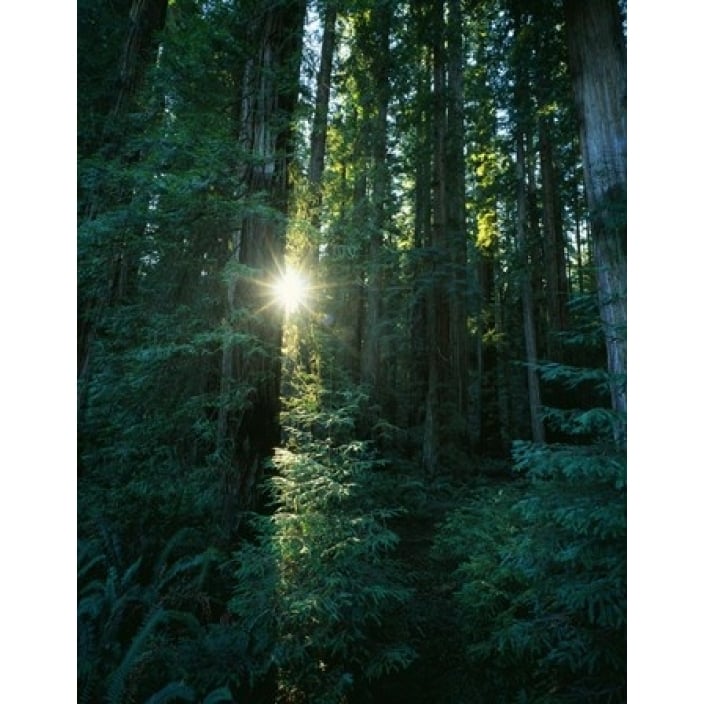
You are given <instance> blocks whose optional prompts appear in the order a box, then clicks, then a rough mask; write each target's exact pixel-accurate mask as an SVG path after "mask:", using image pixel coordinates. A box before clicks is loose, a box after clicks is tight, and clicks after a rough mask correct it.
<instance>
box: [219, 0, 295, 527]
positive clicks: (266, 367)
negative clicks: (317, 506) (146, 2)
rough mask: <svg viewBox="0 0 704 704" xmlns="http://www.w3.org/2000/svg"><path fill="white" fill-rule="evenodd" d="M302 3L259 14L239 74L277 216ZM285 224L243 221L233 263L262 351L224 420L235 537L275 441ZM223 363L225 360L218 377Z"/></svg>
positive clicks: (255, 166)
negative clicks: (240, 399)
mask: <svg viewBox="0 0 704 704" xmlns="http://www.w3.org/2000/svg"><path fill="white" fill-rule="evenodd" d="M304 17H305V2H303V0H290V1H289V2H283V3H277V4H276V5H275V6H273V7H270V8H268V9H267V10H266V11H265V12H264V13H263V17H262V20H261V24H259V25H258V26H257V27H256V31H257V33H258V52H257V54H256V56H255V57H254V58H252V60H251V62H250V65H249V67H248V70H247V71H245V79H246V80H247V85H246V86H245V88H244V94H245V95H246V96H248V100H247V101H245V104H244V106H243V114H242V116H241V119H242V129H241V135H242V137H243V138H244V139H245V144H244V145H243V146H245V148H246V149H247V151H248V152H249V153H250V154H251V157H252V161H251V163H250V164H249V167H248V173H247V188H248V191H249V193H251V194H253V195H254V194H261V193H265V194H266V195H267V198H268V202H269V204H270V205H271V206H272V207H273V209H274V210H275V211H278V213H280V215H282V216H285V215H286V213H287V208H288V196H289V191H290V183H289V162H290V159H291V152H292V147H293V144H292V131H291V126H290V125H291V120H292V116H293V113H294V109H295V105H296V99H297V93H298V72H299V67H300V56H301V46H302V37H303V21H304ZM284 223H285V218H284V217H277V216H276V215H275V214H274V213H272V214H259V213H258V214H252V215H248V216H247V217H245V218H244V220H243V222H242V236H241V246H240V251H239V261H240V263H241V264H244V265H246V266H247V267H249V268H251V269H253V270H255V271H256V272H257V278H256V279H249V278H247V279H242V280H241V281H239V282H238V291H239V304H240V305H243V306H244V307H245V308H246V309H247V321H246V322H245V323H244V325H245V332H246V333H248V334H250V335H252V336H254V337H255V338H256V339H257V343H258V345H259V346H260V350H258V351H256V352H252V351H251V350H241V349H238V350H236V351H235V359H234V370H235V375H236V377H237V378H238V379H239V380H240V381H241V382H243V383H245V384H247V385H249V386H250V387H251V390H250V393H249V397H248V398H247V400H246V405H245V409H244V411H242V412H241V413H239V414H238V417H237V418H236V419H233V418H230V419H229V423H230V427H229V428H228V431H229V433H230V437H231V438H232V441H233V446H234V456H233V457H232V464H231V465H230V466H227V467H225V469H224V474H223V489H224V507H225V521H226V524H227V526H228V527H229V529H230V531H231V532H232V533H234V532H235V531H236V530H237V527H238V524H239V517H240V515H241V511H242V510H245V509H249V508H252V507H253V506H254V505H255V503H256V502H255V496H254V492H253V490H254V487H255V486H256V484H257V482H258V481H259V479H260V477H261V473H262V470H263V467H264V461H265V459H266V458H267V457H268V456H270V455H271V453H272V451H273V448H274V447H275V446H276V445H277V444H278V443H279V442H280V430H279V419H278V413H279V394H280V380H281V339H282V322H283V321H282V313H281V311H278V310H276V308H275V307H274V306H271V305H267V304H268V303H270V301H269V300H268V298H269V297H270V291H269V288H268V287H267V286H266V285H262V282H268V281H271V280H272V279H274V278H275V277H276V276H277V274H278V271H279V267H280V266H281V262H282V261H283V254H284V245H285V242H284V238H285V224H284ZM227 372H228V365H227V363H226V360H225V359H224V360H223V373H224V374H227Z"/></svg>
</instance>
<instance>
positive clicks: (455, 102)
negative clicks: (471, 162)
mask: <svg viewBox="0 0 704 704" xmlns="http://www.w3.org/2000/svg"><path fill="white" fill-rule="evenodd" d="M463 67H464V51H463V46H462V11H461V7H460V2H459V0H448V16H447V142H446V150H447V158H446V167H447V240H448V247H449V249H450V252H449V261H450V262H451V266H452V270H451V272H450V276H449V277H448V283H449V290H448V298H449V316H450V321H449V328H450V329H449V358H450V369H449V377H450V378H449V392H450V393H449V395H450V397H451V399H452V402H453V405H454V409H453V411H454V413H455V414H456V416H457V419H458V421H459V422H458V427H462V428H464V431H463V435H465V436H466V437H463V438H461V440H462V444H463V445H465V446H466V445H468V436H469V433H468V429H467V428H466V427H465V426H466V423H467V411H468V398H467V383H468V374H467V372H468V369H467V367H468V350H467V283H468V280H467V234H466V218H465V158H464V134H465V129H464V80H463V77H464V73H463Z"/></svg>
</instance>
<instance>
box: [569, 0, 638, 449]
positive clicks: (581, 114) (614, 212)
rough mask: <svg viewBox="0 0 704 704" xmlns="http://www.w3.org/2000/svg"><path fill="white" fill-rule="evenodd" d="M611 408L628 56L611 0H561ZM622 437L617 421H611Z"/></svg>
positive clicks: (618, 324) (617, 395) (621, 333)
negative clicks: (579, 141)
mask: <svg viewBox="0 0 704 704" xmlns="http://www.w3.org/2000/svg"><path fill="white" fill-rule="evenodd" d="M565 18H566V27H567V43H568V49H569V59H570V69H571V72H572V83H573V87H574V95H575V101H576V106H577V115H578V119H579V126H580V137H581V147H582V160H583V164H584V180H585V185H586V194H587V203H588V205H589V210H590V220H591V229H592V238H593V246H594V261H595V264H596V269H597V273H596V275H597V285H598V292H599V305H600V310H601V319H602V325H603V328H604V335H605V339H606V350H607V361H608V369H609V372H610V374H611V402H612V406H613V408H614V410H616V411H619V412H622V413H625V412H626V383H625V374H626V220H625V205H626V56H625V44H624V39H623V32H622V29H621V20H620V16H619V11H618V4H617V2H616V0H590V2H582V1H581V0H565ZM615 432H616V436H617V440H619V441H623V440H624V439H625V438H624V434H623V431H622V429H616V431H615Z"/></svg>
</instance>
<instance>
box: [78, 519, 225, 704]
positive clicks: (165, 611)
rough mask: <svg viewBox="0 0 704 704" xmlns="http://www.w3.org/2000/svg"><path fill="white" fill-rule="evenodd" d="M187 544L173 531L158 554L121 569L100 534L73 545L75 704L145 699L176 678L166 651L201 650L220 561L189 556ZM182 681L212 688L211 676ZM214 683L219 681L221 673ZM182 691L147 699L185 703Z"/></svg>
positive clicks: (116, 550)
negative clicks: (76, 547)
mask: <svg viewBox="0 0 704 704" xmlns="http://www.w3.org/2000/svg"><path fill="white" fill-rule="evenodd" d="M191 538H192V536H191V535H190V532H189V531H180V532H179V533H177V534H176V535H174V536H173V537H172V539H171V540H169V541H168V543H167V544H166V545H165V546H164V547H163V548H162V549H161V551H160V552H158V553H156V554H148V553H145V554H144V555H143V556H142V557H139V558H137V559H136V560H134V561H133V562H131V563H130V564H129V565H127V566H126V567H124V566H123V564H124V561H123V559H122V557H121V554H122V552H123V551H122V549H121V548H120V547H119V545H118V544H117V543H116V542H115V540H113V539H111V538H110V537H109V536H108V535H107V534H106V536H105V537H104V539H103V540H102V541H101V540H96V539H94V540H81V541H80V542H79V555H78V567H79V572H78V613H77V615H78V686H79V701H80V702H83V703H87V702H97V701H100V702H108V703H110V704H122V702H124V701H128V700H130V699H133V698H135V697H140V696H141V697H146V695H147V694H148V693H149V692H150V690H151V691H154V689H156V687H157V686H158V685H160V684H161V683H163V682H164V680H166V679H168V678H169V675H173V674H175V673H176V672H178V670H177V669H176V668H175V667H174V666H173V665H172V664H171V663H170V658H171V654H172V652H173V651H178V650H179V649H180V650H186V648H185V647H184V646H185V644H190V643H193V644H195V643H198V644H199V646H198V647H200V648H203V647H204V643H207V642H208V640H209V639H210V638H211V637H212V634H210V633H209V632H208V630H206V625H205V621H206V620H207V618H208V611H209V609H210V608H211V607H210V602H211V597H210V596H209V595H208V585H209V583H210V582H211V581H212V576H211V575H212V571H213V569H214V568H215V566H216V565H217V564H218V563H219V562H220V561H221V559H220V558H219V556H218V554H217V553H216V552H215V551H213V550H206V551H204V552H201V553H197V554H193V553H192V552H190V542H191ZM233 635H234V634H233ZM230 640H231V641H232V637H230ZM230 649H231V646H230ZM207 667H212V664H209V665H207ZM189 676H190V678H191V680H192V683H193V684H194V685H195V686H197V687H198V688H199V689H201V687H203V688H204V687H207V686H208V685H210V686H211V687H212V686H213V684H214V682H213V673H212V672H205V673H203V672H201V673H200V674H199V676H197V677H194V676H193V674H192V673H189ZM216 677H218V678H220V681H222V679H221V678H222V674H221V673H218V674H217V675H216ZM187 689H188V691H192V690H191V689H190V688H186V685H185V684H183V685H181V686H177V684H175V683H172V684H171V685H169V686H166V687H162V689H161V690H160V691H159V693H158V695H159V696H158V697H157V695H154V697H156V698H155V699H154V701H170V700H172V699H173V698H174V697H176V696H180V697H181V698H182V699H183V698H186V700H189V699H188V696H189V695H188V693H187ZM201 691H203V690H201ZM204 691H207V689H205V690H204ZM189 701H194V699H190V700H189Z"/></svg>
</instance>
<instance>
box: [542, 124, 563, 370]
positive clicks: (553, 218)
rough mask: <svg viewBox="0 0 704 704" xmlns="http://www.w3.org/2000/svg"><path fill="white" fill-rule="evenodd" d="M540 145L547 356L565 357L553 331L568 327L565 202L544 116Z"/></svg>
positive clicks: (557, 358)
mask: <svg viewBox="0 0 704 704" xmlns="http://www.w3.org/2000/svg"><path fill="white" fill-rule="evenodd" d="M538 130H539V145H540V173H541V176H542V186H543V188H542V195H543V232H544V247H545V278H546V289H547V309H548V326H549V328H548V329H549V333H548V337H547V344H548V348H547V351H548V357H549V358H550V359H552V360H555V361H561V359H562V345H561V344H560V342H559V339H557V338H556V337H555V335H554V333H556V332H562V331H564V330H565V329H566V328H567V295H568V292H567V272H566V265H565V244H564V234H563V230H562V206H561V203H560V195H559V192H558V187H557V178H556V175H555V163H554V160H553V151H552V142H551V135H550V125H549V123H548V121H547V118H542V119H541V120H540V122H539V126H538Z"/></svg>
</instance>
